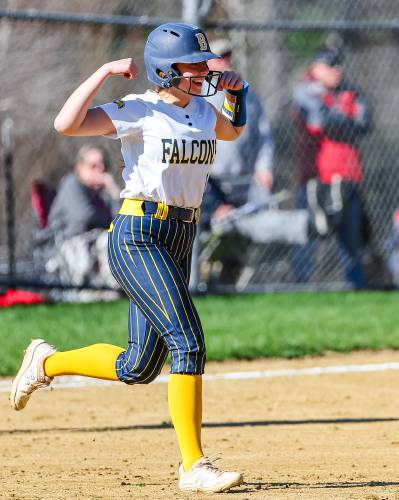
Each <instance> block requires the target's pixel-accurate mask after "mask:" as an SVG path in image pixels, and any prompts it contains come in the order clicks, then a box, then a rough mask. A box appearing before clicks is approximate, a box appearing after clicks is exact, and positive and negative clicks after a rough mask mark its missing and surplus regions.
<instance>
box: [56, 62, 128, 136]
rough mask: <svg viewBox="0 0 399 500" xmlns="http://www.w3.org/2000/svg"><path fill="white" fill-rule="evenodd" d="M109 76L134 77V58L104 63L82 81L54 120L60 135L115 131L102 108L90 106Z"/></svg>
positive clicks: (100, 133) (90, 134)
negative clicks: (91, 107)
mask: <svg viewBox="0 0 399 500" xmlns="http://www.w3.org/2000/svg"><path fill="white" fill-rule="evenodd" d="M110 76H123V77H124V78H127V79H128V80H134V79H135V78H136V77H137V67H136V65H135V63H134V61H133V59H130V58H128V59H120V60H118V61H111V62H109V63H106V64H104V65H103V66H101V68H99V69H98V70H97V71H96V72H95V73H93V74H92V75H91V76H90V77H89V78H88V79H87V80H86V81H85V82H83V83H82V84H81V85H80V86H79V87H78V88H77V89H76V90H75V91H74V92H73V93H72V94H71V96H70V97H69V98H68V99H67V101H66V103H65V104H64V106H63V107H62V109H61V111H60V112H59V113H58V115H57V117H56V118H55V120H54V128H55V129H56V130H57V132H59V133H60V134H63V135H70V136H96V135H108V134H113V133H115V132H116V130H115V127H114V125H113V123H112V121H111V119H110V118H109V117H108V116H107V115H106V113H105V112H104V111H103V110H101V109H98V108H97V109H89V108H90V106H91V104H92V102H93V99H94V98H95V96H96V95H97V93H98V91H99V90H100V88H101V87H102V85H103V84H104V82H105V80H107V78H109V77H110Z"/></svg>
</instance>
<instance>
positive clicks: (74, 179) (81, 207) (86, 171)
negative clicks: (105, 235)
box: [48, 145, 120, 239]
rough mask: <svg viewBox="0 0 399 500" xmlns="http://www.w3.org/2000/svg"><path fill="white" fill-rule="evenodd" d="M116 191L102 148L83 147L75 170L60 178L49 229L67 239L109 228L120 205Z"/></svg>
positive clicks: (51, 210)
mask: <svg viewBox="0 0 399 500" xmlns="http://www.w3.org/2000/svg"><path fill="white" fill-rule="evenodd" d="M119 193H120V189H119V187H118V186H117V184H116V183H115V181H114V179H113V177H112V175H111V174H110V173H109V172H108V171H107V158H106V154H105V151H104V150H102V149H101V148H97V147H93V146H90V145H87V146H83V147H82V148H81V149H80V150H79V151H78V154H77V157H76V163H75V167H74V171H73V172H71V173H70V174H67V175H66V177H64V179H62V181H61V184H60V187H59V189H58V192H57V195H56V197H55V199H54V201H53V203H52V205H51V209H50V213H49V218H48V228H49V230H50V231H52V232H54V233H56V232H57V233H62V236H63V239H68V238H71V237H72V236H76V235H78V234H83V233H85V232H87V231H90V230H91V229H108V227H109V225H110V223H111V221H112V219H113V217H114V215H115V213H116V212H117V209H118V207H119Z"/></svg>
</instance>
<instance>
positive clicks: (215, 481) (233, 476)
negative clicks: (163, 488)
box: [179, 457, 244, 493]
mask: <svg viewBox="0 0 399 500" xmlns="http://www.w3.org/2000/svg"><path fill="white" fill-rule="evenodd" d="M215 460H218V458H216V459H214V460H211V459H210V458H208V457H202V458H200V459H199V460H197V461H196V462H195V463H194V464H193V466H192V467H191V469H190V470H188V471H187V472H184V468H183V464H181V465H180V467H179V488H180V489H181V490H182V491H204V492H207V493H222V492H223V491H227V490H229V489H230V488H233V486H239V485H240V484H242V482H243V480H244V479H243V476H242V474H240V473H239V472H228V471H224V470H221V469H218V468H217V467H216V466H215V464H214V463H213V462H214V461H215Z"/></svg>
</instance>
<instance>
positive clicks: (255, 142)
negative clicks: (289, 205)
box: [203, 39, 273, 218]
mask: <svg viewBox="0 0 399 500" xmlns="http://www.w3.org/2000/svg"><path fill="white" fill-rule="evenodd" d="M211 47H212V51H213V52H214V53H215V54H217V55H219V56H220V58H219V59H212V60H210V61H208V66H209V69H210V70H213V71H222V72H223V71H230V70H231V69H232V66H233V63H232V59H233V47H232V44H231V42H230V40H228V39H218V40H214V41H213V42H211ZM207 99H208V100H209V102H211V104H213V105H214V106H215V107H216V108H217V109H218V110H219V109H221V107H222V103H223V99H224V93H223V92H217V93H216V94H215V95H214V96H211V97H208V98H207ZM247 116H248V121H247V126H246V128H245V131H244V133H243V134H242V135H241V136H240V137H239V138H238V139H237V140H236V141H234V143H231V142H229V143H227V142H225V141H218V143H217V150H216V151H217V153H216V158H215V163H214V165H213V168H212V174H211V178H210V183H209V184H210V185H209V189H208V193H207V195H206V196H205V200H204V205H203V215H205V217H206V216H207V215H208V216H209V214H210V213H212V214H213V215H214V216H215V217H216V218H218V217H220V216H222V215H224V214H226V213H228V212H229V211H231V210H232V209H234V208H236V207H239V206H241V205H244V204H245V203H246V202H247V201H248V200H249V199H251V201H259V202H262V201H265V199H266V198H267V197H268V196H269V195H270V190H271V188H272V185H273V141H272V138H271V134H270V124H269V121H268V119H267V116H266V113H265V110H264V107H263V105H262V102H261V100H260V98H259V97H258V95H257V94H256V92H255V90H254V89H253V87H250V89H249V92H248V97H247ZM204 212H208V214H206V213H205V214H204Z"/></svg>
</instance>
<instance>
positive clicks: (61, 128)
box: [54, 116, 69, 135]
mask: <svg viewBox="0 0 399 500" xmlns="http://www.w3.org/2000/svg"><path fill="white" fill-rule="evenodd" d="M54 128H55V130H56V131H57V132H58V133H59V134H62V135H69V134H68V132H69V129H68V127H67V126H66V125H65V123H63V121H62V119H60V117H59V116H57V117H56V118H55V120H54Z"/></svg>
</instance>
